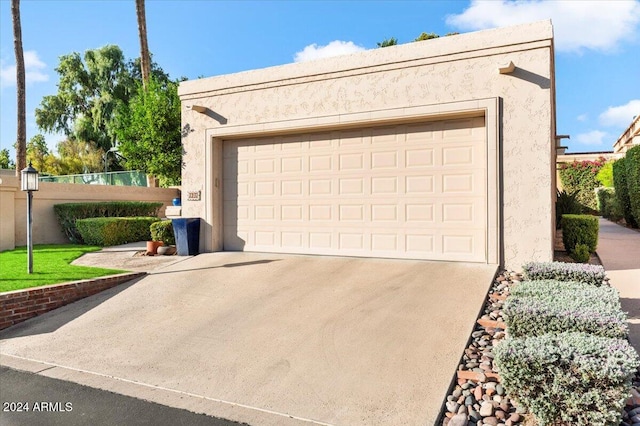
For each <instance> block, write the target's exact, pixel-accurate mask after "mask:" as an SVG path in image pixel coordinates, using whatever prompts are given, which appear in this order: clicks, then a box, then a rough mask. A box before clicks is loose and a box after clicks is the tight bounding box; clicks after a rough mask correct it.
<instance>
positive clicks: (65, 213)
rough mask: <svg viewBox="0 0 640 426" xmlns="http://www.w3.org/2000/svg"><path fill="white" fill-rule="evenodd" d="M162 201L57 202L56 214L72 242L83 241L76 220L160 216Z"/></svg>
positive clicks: (55, 206)
mask: <svg viewBox="0 0 640 426" xmlns="http://www.w3.org/2000/svg"><path fill="white" fill-rule="evenodd" d="M160 207H162V203H153V202H142V201H113V202H104V203H64V204H55V205H54V206H53V211H54V212H55V214H56V218H57V219H58V223H59V224H60V226H61V227H62V232H64V234H65V235H66V236H67V237H68V238H69V241H71V242H72V243H75V244H78V243H82V242H83V239H82V236H81V235H80V232H78V230H77V228H76V220H78V219H86V218H90V217H143V216H146V217H148V216H158V212H159V211H160Z"/></svg>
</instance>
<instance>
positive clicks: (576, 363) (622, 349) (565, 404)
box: [494, 332, 640, 426]
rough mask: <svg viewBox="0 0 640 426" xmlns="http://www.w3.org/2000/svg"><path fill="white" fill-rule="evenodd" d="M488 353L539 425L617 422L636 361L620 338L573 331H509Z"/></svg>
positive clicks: (514, 395)
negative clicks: (527, 333)
mask: <svg viewBox="0 0 640 426" xmlns="http://www.w3.org/2000/svg"><path fill="white" fill-rule="evenodd" d="M494 354H495V363H496V366H497V367H498V371H499V373H500V378H501V383H502V384H503V385H504V386H505V388H506V390H507V392H508V394H509V396H510V397H511V398H513V399H515V400H516V401H517V402H518V403H519V404H520V405H524V406H525V407H527V408H528V409H529V410H530V411H531V412H532V413H533V414H534V415H535V416H536V418H537V420H538V422H539V424H540V425H541V426H544V425H553V424H571V425H618V424H620V419H621V414H622V408H623V407H624V404H625V400H626V398H627V397H628V395H629V391H630V388H631V378H632V377H633V375H634V373H635V370H636V369H637V368H638V366H639V365H640V360H639V358H638V354H637V353H636V351H635V350H634V349H633V347H631V346H630V345H629V343H628V342H627V341H626V340H623V339H612V338H607V337H600V336H594V335H591V334H587V333H575V332H570V333H559V334H545V335H542V336H533V337H525V338H513V337H510V338H507V339H504V340H503V341H502V342H501V343H499V344H498V345H497V346H496V348H495V349H494Z"/></svg>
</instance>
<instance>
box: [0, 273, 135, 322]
mask: <svg viewBox="0 0 640 426" xmlns="http://www.w3.org/2000/svg"><path fill="white" fill-rule="evenodd" d="M146 274H147V273H146V272H127V273H124V274H118V275H110V276H108V277H99V278H91V279H87V280H80V281H72V282H68V283H63V284H54V285H48V286H42V287H34V288H29V289H25V290H14V291H7V292H4V293H0V330H3V329H5V328H7V327H11V326H12V325H15V324H18V323H20V322H22V321H26V320H28V319H29V318H33V317H35V316H38V315H41V314H44V313H45V312H49V311H51V310H53V309H56V308H59V307H61V306H64V305H68V304H69V303H72V302H75V301H76V300H80V299H83V298H85V297H88V296H92V295H94V294H96V293H100V292H101V291H103V290H106V289H108V288H111V287H115V286H117V285H119V284H122V283H125V282H127V281H130V280H133V279H136V278H139V277H142V276H145V275H146Z"/></svg>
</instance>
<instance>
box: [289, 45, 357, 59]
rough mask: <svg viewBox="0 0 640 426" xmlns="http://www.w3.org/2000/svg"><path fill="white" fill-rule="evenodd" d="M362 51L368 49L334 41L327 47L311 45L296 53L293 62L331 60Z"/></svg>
mask: <svg viewBox="0 0 640 426" xmlns="http://www.w3.org/2000/svg"><path fill="white" fill-rule="evenodd" d="M362 50H366V49H365V48H364V47H362V46H358V45H356V44H355V43H354V42H352V41H341V40H334V41H332V42H331V43H329V44H327V45H326V46H318V45H317V44H315V43H314V44H310V45H308V46H306V47H305V48H304V49H302V50H301V51H300V52H296V55H295V57H294V59H293V60H294V61H295V62H307V61H313V60H316V59H323V58H330V57H332V56H340V55H348V54H349V53H355V52H360V51H362Z"/></svg>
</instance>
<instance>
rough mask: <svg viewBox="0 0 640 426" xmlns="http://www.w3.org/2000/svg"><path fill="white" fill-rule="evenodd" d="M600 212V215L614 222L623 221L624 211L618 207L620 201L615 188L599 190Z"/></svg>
mask: <svg viewBox="0 0 640 426" xmlns="http://www.w3.org/2000/svg"><path fill="white" fill-rule="evenodd" d="M597 198H598V211H600V215H601V216H602V217H605V218H607V219H610V220H613V221H614V222H617V221H619V220H620V219H622V210H621V209H620V206H619V205H618V199H617V198H616V191H615V189H613V188H598V189H597Z"/></svg>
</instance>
